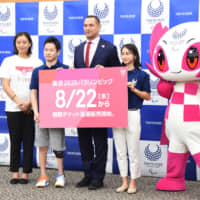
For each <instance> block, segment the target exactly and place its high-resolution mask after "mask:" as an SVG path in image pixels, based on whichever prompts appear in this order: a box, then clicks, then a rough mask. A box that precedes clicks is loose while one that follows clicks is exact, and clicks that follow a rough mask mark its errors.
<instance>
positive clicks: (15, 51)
mask: <svg viewBox="0 0 200 200" xmlns="http://www.w3.org/2000/svg"><path fill="white" fill-rule="evenodd" d="M20 36H25V37H26V38H27V39H28V41H29V42H30V44H31V46H30V47H29V49H28V52H27V55H28V56H29V55H30V54H31V53H32V46H33V42H32V39H31V36H30V35H29V34H28V33H27V32H19V33H17V34H16V35H15V38H14V40H13V46H14V51H13V53H14V54H16V55H17V54H18V50H17V47H16V40H17V38H18V37H20Z"/></svg>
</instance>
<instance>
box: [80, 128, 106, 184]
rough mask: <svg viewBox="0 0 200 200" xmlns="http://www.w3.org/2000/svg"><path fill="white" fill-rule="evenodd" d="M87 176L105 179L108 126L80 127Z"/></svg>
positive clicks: (82, 156)
mask: <svg viewBox="0 0 200 200" xmlns="http://www.w3.org/2000/svg"><path fill="white" fill-rule="evenodd" d="M78 136H79V146H80V152H81V158H82V165H83V170H84V173H85V176H87V177H90V178H94V179H101V180H103V178H104V176H105V167H106V161H107V151H108V142H107V128H78Z"/></svg>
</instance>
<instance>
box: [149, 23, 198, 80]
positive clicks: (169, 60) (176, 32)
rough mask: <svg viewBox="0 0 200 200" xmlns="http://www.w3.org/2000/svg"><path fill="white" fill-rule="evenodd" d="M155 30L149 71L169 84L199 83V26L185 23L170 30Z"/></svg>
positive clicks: (158, 26)
mask: <svg viewBox="0 0 200 200" xmlns="http://www.w3.org/2000/svg"><path fill="white" fill-rule="evenodd" d="M156 26H157V27H156V28H155V29H156V30H155V31H153V32H152V36H151V41H150V45H151V43H153V45H152V46H151V51H150V58H151V66H150V65H149V66H148V67H150V68H151V69H150V70H151V71H153V73H154V74H155V75H157V76H159V77H160V78H162V79H164V80H167V81H194V80H200V23H198V22H189V23H184V24H180V25H177V26H175V27H173V28H172V29H170V30H167V28H166V27H165V30H164V29H162V28H161V25H160V24H158V25H156ZM160 29H162V30H161V32H162V31H163V32H162V33H161V34H159V33H158V32H157V31H159V30H160ZM157 36H158V37H160V39H158V38H157V39H156V37H157ZM157 41H158V42H157Z"/></svg>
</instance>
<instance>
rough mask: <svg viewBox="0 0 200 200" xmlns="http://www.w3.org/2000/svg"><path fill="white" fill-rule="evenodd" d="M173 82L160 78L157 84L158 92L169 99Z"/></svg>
mask: <svg viewBox="0 0 200 200" xmlns="http://www.w3.org/2000/svg"><path fill="white" fill-rule="evenodd" d="M173 88H174V84H173V82H171V81H165V80H163V79H160V81H159V82H158V85H157V89H158V93H159V95H160V96H162V97H164V98H167V99H169V98H170V97H171V94H172V92H173Z"/></svg>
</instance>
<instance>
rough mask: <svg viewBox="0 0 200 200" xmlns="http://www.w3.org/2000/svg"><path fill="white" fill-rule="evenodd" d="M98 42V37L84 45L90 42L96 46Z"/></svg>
mask: <svg viewBox="0 0 200 200" xmlns="http://www.w3.org/2000/svg"><path fill="white" fill-rule="evenodd" d="M99 40H100V37H99V36H98V37H96V38H95V39H94V40H87V42H86V44H87V43H88V42H89V41H90V42H92V44H98V43H99Z"/></svg>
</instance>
